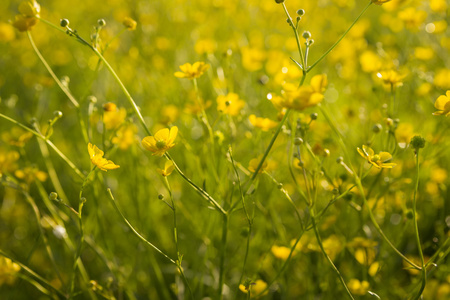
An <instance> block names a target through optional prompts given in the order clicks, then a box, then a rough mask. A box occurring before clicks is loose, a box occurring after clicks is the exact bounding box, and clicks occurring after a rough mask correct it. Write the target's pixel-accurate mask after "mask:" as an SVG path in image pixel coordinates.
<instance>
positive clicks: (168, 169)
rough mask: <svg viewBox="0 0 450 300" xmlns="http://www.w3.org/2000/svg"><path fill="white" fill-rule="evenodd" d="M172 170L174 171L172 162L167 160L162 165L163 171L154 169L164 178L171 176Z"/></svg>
mask: <svg viewBox="0 0 450 300" xmlns="http://www.w3.org/2000/svg"><path fill="white" fill-rule="evenodd" d="M173 170H175V166H174V165H173V162H172V161H171V160H167V161H166V162H165V163H164V169H159V168H158V169H156V171H157V172H158V173H159V174H161V175H162V176H164V177H166V176H169V175H170V174H172V172H173Z"/></svg>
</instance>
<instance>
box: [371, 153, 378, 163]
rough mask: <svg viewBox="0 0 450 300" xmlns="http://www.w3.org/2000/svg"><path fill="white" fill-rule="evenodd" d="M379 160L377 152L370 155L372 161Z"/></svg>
mask: <svg viewBox="0 0 450 300" xmlns="http://www.w3.org/2000/svg"><path fill="white" fill-rule="evenodd" d="M379 160H380V156H379V155H378V154H376V155H374V156H372V161H375V162H377V161H379Z"/></svg>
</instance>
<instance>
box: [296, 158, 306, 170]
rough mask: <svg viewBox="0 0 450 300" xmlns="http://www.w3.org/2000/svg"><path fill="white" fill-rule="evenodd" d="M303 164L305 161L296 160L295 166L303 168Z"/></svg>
mask: <svg viewBox="0 0 450 300" xmlns="http://www.w3.org/2000/svg"><path fill="white" fill-rule="evenodd" d="M304 165H305V163H304V162H303V161H302V160H301V161H299V162H298V164H297V166H299V167H301V168H303V166H304Z"/></svg>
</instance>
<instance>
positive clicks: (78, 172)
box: [0, 113, 84, 179]
mask: <svg viewBox="0 0 450 300" xmlns="http://www.w3.org/2000/svg"><path fill="white" fill-rule="evenodd" d="M0 118H3V119H5V120H7V121H9V122H11V123H14V124H15V125H17V126H19V127H21V128H23V129H25V130H26V131H28V132H31V133H32V134H33V135H35V136H36V137H38V138H40V139H42V140H44V141H45V143H46V144H47V145H49V146H50V148H52V149H53V151H55V152H56V154H58V155H59V157H61V158H62V159H63V160H64V161H65V162H66V163H67V164H68V165H69V167H70V168H72V170H73V171H74V172H75V173H76V174H77V175H78V176H79V177H80V178H81V179H84V175H83V173H82V172H81V171H80V170H79V169H78V168H77V167H76V166H75V164H74V163H73V162H72V161H71V160H70V159H68V158H67V156H65V155H64V154H63V153H62V152H61V151H60V150H59V149H58V148H57V147H56V146H55V145H54V144H53V143H52V142H51V141H50V140H48V139H46V138H45V136H43V135H42V134H40V133H39V132H37V131H35V130H33V129H31V128H29V127H27V126H25V125H23V124H22V123H20V122H17V121H16V120H14V119H12V118H10V117H8V116H5V115H4V114H1V113H0Z"/></svg>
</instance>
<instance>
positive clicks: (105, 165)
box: [88, 143, 120, 171]
mask: <svg viewBox="0 0 450 300" xmlns="http://www.w3.org/2000/svg"><path fill="white" fill-rule="evenodd" d="M88 152H89V158H90V159H91V162H92V163H93V164H94V165H95V166H97V167H98V168H99V169H100V170H102V171H108V170H114V169H117V168H119V167H120V166H118V165H116V164H115V163H113V162H112V161H110V160H107V159H106V158H103V154H105V153H104V152H103V151H102V150H100V149H99V148H98V147H97V146H95V145H92V144H91V143H89V144H88Z"/></svg>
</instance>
